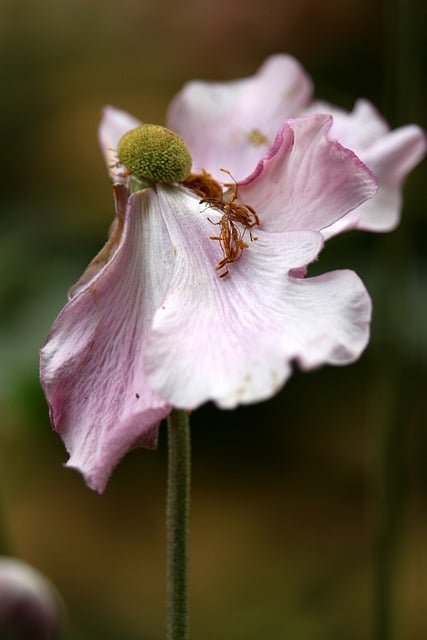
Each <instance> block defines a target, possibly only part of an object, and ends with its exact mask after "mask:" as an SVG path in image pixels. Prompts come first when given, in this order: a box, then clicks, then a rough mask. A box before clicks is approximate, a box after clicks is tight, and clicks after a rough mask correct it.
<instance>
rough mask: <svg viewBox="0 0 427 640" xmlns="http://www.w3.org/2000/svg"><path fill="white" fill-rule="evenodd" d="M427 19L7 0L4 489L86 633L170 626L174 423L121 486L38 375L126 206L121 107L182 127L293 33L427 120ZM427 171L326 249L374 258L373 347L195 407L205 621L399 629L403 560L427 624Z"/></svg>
mask: <svg viewBox="0 0 427 640" xmlns="http://www.w3.org/2000/svg"><path fill="white" fill-rule="evenodd" d="M426 23H427V5H426V3H425V1H424V0H418V1H416V0H407V1H405V0H400V1H399V2H397V1H395V0H391V1H390V2H387V1H386V0H384V1H383V2H380V1H379V0H342V1H341V2H336V1H334V0H323V1H322V2H321V3H320V2H317V1H316V0H288V1H286V0H285V1H283V0H282V1H279V0H227V1H225V0H218V1H217V2H216V3H212V2H206V1H205V0H199V1H197V0H188V1H185V0H184V1H181V2H173V1H172V0H142V1H140V2H136V1H135V0H121V2H117V3H116V2H109V1H108V0H104V1H101V0H0V73H1V92H0V94H1V95H0V104H1V126H2V134H1V154H0V162H1V170H0V176H1V181H2V190H1V217H0V305H1V307H0V309H1V313H0V468H1V477H0V496H1V501H2V506H1V508H2V511H3V514H4V524H5V530H6V532H7V535H8V542H9V545H10V549H11V553H13V554H15V555H18V556H20V557H21V558H23V559H24V560H26V561H28V562H29V563H31V564H33V565H34V566H35V567H37V568H38V569H40V570H41V571H42V572H44V573H45V574H46V575H48V576H49V577H50V578H51V579H52V580H53V582H54V583H55V584H56V585H57V587H58V589H59V590H60V592H61V593H62V595H63V597H64V599H65V601H66V604H67V607H68V612H69V620H68V625H67V629H66V632H65V637H66V638H70V639H71V638H73V639H74V638H75V639H78V640H86V639H89V638H90V639H91V640H94V639H97V638H103V639H105V640H116V639H119V638H120V639H122V638H124V639H129V640H133V639H136V638H138V639H143V640H158V639H160V638H163V637H164V600H165V577H164V574H165V532H164V527H165V522H164V520H165V517H164V516H165V482H166V450H165V433H164V429H162V433H161V441H160V447H159V450H158V452H148V451H143V450H138V451H134V452H132V453H131V454H129V455H128V456H127V457H126V458H125V459H124V460H123V461H122V463H121V464H120V465H119V467H118V468H117V470H116V471H115V473H114V474H113V477H112V479H111V480H110V483H109V485H108V486H107V490H106V493H105V494H104V495H103V496H102V497H99V496H97V495H95V494H93V493H92V492H91V491H89V489H87V488H86V487H85V486H84V484H83V482H82V480H81V478H80V477H79V476H78V474H76V473H75V472H73V471H70V470H64V469H63V468H62V463H63V462H64V461H65V459H66V454H65V451H64V449H63V447H62V444H61V442H60V440H59V438H58V436H56V435H55V434H54V433H52V431H51V428H50V425H49V420H48V414H47V408H46V405H45V402H44V399H43V396H42V393H41V391H40V388H39V383H38V373H37V368H38V348H39V347H40V345H41V344H43V342H44V340H45V338H46V335H47V332H48V329H49V327H50V324H51V322H52V321H53V319H54V318H55V316H56V314H57V313H58V312H59V310H60V309H61V307H62V306H63V304H64V302H65V297H66V291H67V289H68V288H69V286H70V285H71V284H72V283H73V282H75V281H76V279H77V278H78V276H79V275H80V273H81V272H82V271H83V270H84V268H85V266H86V265H87V264H88V262H89V261H90V259H91V258H92V257H93V256H94V254H95V252H96V251H97V250H98V249H99V248H100V247H101V246H102V244H103V242H104V239H105V237H106V234H107V229H108V226H109V224H110V222H111V220H112V217H113V205H112V195H111V187H110V183H109V179H108V177H107V175H106V172H105V168H104V165H103V161H102V158H101V155H100V153H99V150H98V146H97V137H96V130H97V126H98V122H99V114H100V110H101V108H102V106H103V105H104V104H107V103H110V104H113V105H115V106H117V107H120V108H123V109H126V110H128V111H130V112H131V113H134V114H135V115H136V116H139V117H140V118H141V119H143V120H145V121H148V122H150V121H151V122H159V123H162V122H164V118H165V112H166V109H167V105H168V102H169V100H170V99H171V98H172V96H173V95H174V94H175V93H176V91H177V90H178V89H179V88H180V87H181V86H182V84H183V83H184V82H185V81H187V80H190V79H194V78H204V79H218V80H223V79H224V80H225V79H232V78H237V77H243V76H248V75H251V74H252V73H254V72H255V70H256V69H257V68H258V67H259V65H260V64H261V62H262V61H263V60H264V58H265V57H266V56H268V55H269V54H271V53H275V52H288V53H290V54H292V55H294V56H296V57H297V58H298V59H299V60H300V61H301V62H302V63H303V65H304V66H305V68H306V69H307V70H308V72H309V73H310V74H311V75H312V77H313V79H314V81H315V88H316V96H317V97H319V98H323V99H327V100H329V101H330V102H335V103H337V104H340V105H341V106H343V107H346V108H352V106H353V103H354V101H355V99H357V98H358V97H360V96H363V97H366V98H368V99H370V100H371V101H372V102H374V103H375V104H376V105H377V107H379V108H380V109H381V111H382V112H383V113H384V115H385V116H386V117H387V119H388V120H389V121H390V123H391V124H392V125H393V126H398V125H403V124H406V123H409V122H417V123H418V124H420V125H421V126H424V127H425V128H426V127H427V115H426V113H427V112H426V104H427V101H426V83H425V78H426V77H427V58H426V53H425V43H424V25H425V24H426ZM266 99H268V96H266ZM425 183H426V163H425V162H424V163H423V164H422V165H420V166H419V167H418V168H417V169H416V171H414V172H413V173H412V174H411V176H410V178H409V180H408V182H407V185H406V188H405V208H404V213H403V222H402V225H401V227H400V228H399V229H398V230H397V231H396V232H395V233H394V234H391V235H388V236H385V235H370V234H363V233H350V234H347V235H346V236H344V237H340V238H337V239H335V240H334V241H331V242H330V243H328V247H327V249H326V250H325V251H324V252H323V253H322V256H321V259H320V262H319V265H318V268H319V270H321V271H326V270H328V269H330V268H340V267H348V268H353V269H355V270H356V271H357V272H358V273H359V274H360V275H361V276H362V278H363V280H364V282H365V283H366V285H367V287H368V289H369V291H370V292H371V294H372V297H373V299H374V319H373V331H372V341H371V344H370V346H369V348H368V350H367V351H366V353H365V354H364V355H363V357H362V359H361V360H360V361H359V362H358V363H356V364H355V365H353V366H351V367H348V368H345V369H334V368H325V369H322V370H319V371H316V372H312V373H309V374H301V373H298V372H297V373H296V374H295V375H294V376H293V378H292V379H291V381H290V382H289V383H288V384H287V385H286V387H285V388H284V389H283V391H282V392H281V393H280V394H279V395H278V396H277V397H275V398H274V399H272V400H271V401H269V402H265V403H263V404H260V405H256V406H252V407H246V408H243V409H239V410H237V411H233V412H219V411H217V410H216V409H215V408H214V407H212V406H206V407H203V408H202V409H200V410H198V411H196V412H195V413H194V414H193V417H192V424H193V455H194V470H193V504H192V561H191V609H192V624H191V626H192V637H193V638H203V639H204V640H214V639H215V640H217V639H218V638H221V640H259V639H260V638H268V639H269V640H282V639H284V638H287V639H291V638H292V639H297V640H361V639H362V640H363V639H370V638H374V629H375V628H377V635H376V636H375V640H379V636H380V634H381V632H380V631H378V629H379V628H380V626H378V624H379V623H376V620H377V619H378V602H379V600H378V595H376V592H378V588H377V586H378V584H381V582H383V586H384V583H390V581H389V579H388V576H387V571H388V570H389V567H390V566H392V568H393V570H392V583H391V584H392V589H391V597H392V607H391V608H392V627H393V631H394V634H395V635H394V637H395V638H396V639H399V640H425V638H426V637H427V614H426V610H425V593H426V590H427V582H426V580H427V579H426V575H427V472H426V460H427V432H426V429H425V426H426V424H427V409H426V400H425V390H426V380H427V339H426V330H425V324H426V311H427V296H426V271H427V263H426V242H425V237H426V235H427V222H426V221H427V217H426V213H427V211H426V209H427V202H426V198H425ZM384 442H386V443H388V444H387V446H386V445H385V444H384ZM385 479H386V480H387V481H385ZM379 591H380V592H381V591H382V592H384V588H383V589H382V590H381V589H380V590H379ZM376 625H377V626H376ZM384 633H385V632H384ZM384 638H385V635H384Z"/></svg>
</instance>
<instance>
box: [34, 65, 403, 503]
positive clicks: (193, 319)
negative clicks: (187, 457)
mask: <svg viewBox="0 0 427 640" xmlns="http://www.w3.org/2000/svg"><path fill="white" fill-rule="evenodd" d="M283 65H284V66H285V67H286V69H287V70H288V74H287V81H286V82H285V85H284V86H282V87H281V88H280V90H279V91H278V90H277V83H278V82H279V80H280V75H281V70H282V71H283ZM260 82H265V83H267V85H268V86H271V87H273V86H274V91H271V97H273V98H274V99H270V100H269V105H270V106H269V107H268V109H269V111H268V123H267V121H264V120H263V121H261V120H260V119H259V117H258V116H259V112H260V109H259V108H258V107H259V105H258V106H257V104H256V102H257V95H258V91H259V83H260ZM195 86H196V89H197V91H195V90H194V86H193V88H191V86H190V89H185V90H184V92H183V94H181V95H180V96H178V98H176V99H175V101H174V102H173V103H172V107H171V112H170V122H169V124H171V125H172V126H173V128H174V129H175V130H176V131H177V132H178V133H181V135H182V136H183V137H184V139H185V141H186V142H187V144H188V146H189V148H190V151H191V152H192V154H193V161H194V166H193V171H203V170H206V171H209V173H211V174H212V176H214V177H215V178H216V179H217V180H220V181H222V182H227V180H226V179H225V178H224V173H223V172H221V171H220V169H221V167H226V168H227V169H229V170H230V171H231V173H232V175H233V177H236V178H237V179H238V180H239V183H238V185H236V186H235V187H231V189H229V190H228V191H227V189H226V186H224V202H226V201H227V198H230V196H231V198H233V197H234V198H236V200H235V201H236V203H237V204H239V205H241V206H243V207H245V206H250V207H251V209H252V210H254V211H256V215H257V218H258V220H259V225H257V226H256V227H255V228H254V229H250V230H249V229H247V228H244V227H242V225H240V226H239V225H238V224H236V228H237V232H238V234H239V235H238V237H239V239H240V241H241V247H242V248H241V249H240V251H239V256H238V257H239V259H238V260H233V261H230V264H229V266H227V271H228V275H226V277H220V276H221V275H224V274H225V272H224V271H222V273H221V271H218V270H217V269H216V267H217V266H218V265H219V264H220V263H221V260H222V258H223V257H224V245H225V242H224V237H223V241H222V242H221V241H218V240H215V239H213V238H215V237H216V238H218V237H221V235H218V234H221V233H222V231H221V230H222V226H221V224H222V220H223V211H222V210H221V207H218V206H215V205H214V204H212V203H211V205H210V203H209V202H207V201H204V202H203V201H201V196H200V195H197V193H195V192H194V191H193V190H192V189H191V188H189V187H188V185H186V183H185V182H184V183H182V184H156V185H154V186H153V187H151V188H147V189H144V190H141V191H138V192H136V193H132V194H129V191H128V185H127V183H128V178H127V177H126V175H125V174H124V173H123V171H122V170H121V169H122V168H121V167H119V166H117V164H115V163H114V161H113V162H112V160H114V158H113V157H112V152H111V149H115V148H116V147H117V143H118V141H119V139H120V138H121V136H122V135H123V134H124V133H126V131H128V130H129V129H131V128H133V127H135V125H136V124H137V121H136V120H135V119H134V118H133V117H131V116H129V115H128V114H126V113H125V112H123V111H118V110H116V109H114V108H112V107H107V108H106V109H105V111H104V116H103V120H102V122H101V127H100V142H101V147H102V150H103V152H104V156H105V158H106V161H107V165H108V167H109V171H110V174H111V177H112V180H113V182H114V183H115V187H114V190H115V200H116V212H117V218H116V221H115V225H114V227H113V231H112V233H111V235H110V238H109V240H108V242H107V244H106V246H105V247H104V248H103V249H102V250H101V252H100V253H99V254H98V256H97V257H96V258H95V259H94V260H93V262H92V263H91V264H90V265H89V267H88V269H87V270H86V272H85V273H84V274H83V276H82V277H81V279H80V280H79V282H78V283H77V284H76V285H75V286H74V287H73V288H72V290H71V292H70V300H69V302H68V304H67V305H66V306H65V308H64V309H63V311H62V312H61V313H60V315H59V316H58V318H57V319H56V321H55V322H54V324H53V327H52V329H51V331H50V334H49V336H48V340H47V342H46V344H45V346H44V347H43V349H42V351H41V379H42V384H43V388H44V391H45V394H46V397H47V400H48V403H49V407H50V415H51V420H52V423H53V425H54V428H55V429H56V430H57V431H58V432H59V433H60V434H61V436H62V438H63V440H64V443H65V445H66V448H67V450H68V452H69V454H70V457H69V460H68V463H67V465H68V466H70V467H74V468H76V469H78V470H79V471H80V472H81V473H82V474H83V475H84V477H85V480H86V482H87V484H88V485H89V486H90V487H91V488H93V489H95V490H97V491H99V492H102V491H103V489H104V487H105V484H106V482H107V479H108V476H109V474H110V473H111V471H112V469H113V468H114V467H115V465H116V464H117V463H118V461H119V460H120V458H121V457H122V456H123V455H124V454H125V453H126V452H127V451H128V450H129V449H130V448H132V447H133V446H136V445H142V446H146V447H155V446H156V440H157V432H158V427H159V423H160V421H161V420H162V419H163V418H164V417H165V416H167V415H168V413H169V412H170V411H171V409H172V407H177V408H182V409H194V408H196V407H198V406H200V405H201V404H202V403H204V402H206V401H208V400H212V401H214V402H215V403H216V404H217V405H218V406H219V407H223V408H233V407H236V406H237V405H239V404H244V403H252V402H257V401H260V400H264V399H266V398H269V397H271V396H272V395H273V394H275V393H276V392H277V391H278V390H279V389H280V388H281V387H282V386H283V384H284V383H285V382H286V380H287V378H288V377H289V375H290V374H291V368H292V363H294V362H296V363H298V364H299V366H300V367H301V368H303V369H311V368H313V367H318V366H320V365H322V364H325V363H330V364H337V365H340V364H347V363H350V362H352V361H354V360H355V359H357V358H358V357H359V356H360V354H361V352H362V351H363V349H364V348H365V346H366V344H367V342H368V339H369V322H370V314H371V302H370V298H369V295H368V294H367V292H366V290H365V288H364V286H363V284H362V282H361V281H360V279H359V278H358V277H357V275H356V274H355V273H353V272H351V271H334V272H330V273H326V274H324V275H321V276H317V277H308V278H306V277H301V275H302V274H303V273H305V270H306V268H307V265H309V264H310V263H311V262H313V261H314V260H316V259H317V258H318V255H319V253H320V251H321V249H322V246H323V243H324V239H325V237H327V235H328V233H329V232H328V230H330V229H331V228H332V229H333V228H334V225H340V224H341V225H342V222H341V221H342V220H345V219H346V216H351V215H352V212H354V211H357V210H358V209H360V207H361V206H362V207H363V206H365V205H364V204H363V203H365V202H366V201H368V200H369V199H370V198H372V197H373V196H374V195H375V193H376V179H375V177H374V175H373V174H372V172H371V171H370V170H369V169H368V168H367V167H366V166H365V164H363V162H361V160H360V159H359V158H358V157H357V156H356V155H355V154H354V153H353V152H352V151H350V150H348V149H346V148H344V147H343V146H341V144H340V143H338V142H337V141H336V140H335V139H334V136H333V135H332V134H331V129H332V128H333V126H334V124H333V119H332V117H331V116H330V115H325V114H319V113H317V114H309V115H305V116H303V117H300V118H296V119H287V118H288V116H289V115H291V112H293V111H298V110H302V109H303V108H304V105H305V104H306V102H307V100H308V98H309V94H310V82H309V81H308V80H307V78H306V77H305V76H304V75H303V74H302V71H301V69H300V68H299V67H298V65H297V64H296V63H295V62H294V61H292V60H291V59H289V58H286V57H277V58H273V59H272V60H271V61H270V62H267V63H266V65H265V66H264V67H263V68H262V70H261V72H259V74H258V75H257V76H255V78H254V79H249V80H242V81H239V82H237V83H230V84H229V85H218V86H217V87H216V88H214V89H213V90H212V91H211V92H210V91H209V90H206V91H205V89H206V86H207V85H203V86H202V85H200V86H199V85H195ZM199 89H200V91H199ZM276 94H277V95H279V96H280V99H279V98H277V99H276ZM188 96H190V98H191V99H189V98H188ZM198 101H199V111H198V109H197V103H198ZM215 105H216V106H215ZM243 105H244V108H243ZM190 107H191V108H190ZM239 111H240V115H239ZM215 114H217V115H218V124H219V125H220V128H219V129H217V130H216V134H215V132H214V131H213V129H209V127H208V123H209V120H211V121H213V119H215V118H214V117H215ZM192 119H194V129H193V128H192V127H191V126H190V122H191V120H192ZM254 150H255V151H254ZM409 155H411V154H409ZM411 162H413V154H412V155H411V159H410V160H408V161H407V165H409V164H411ZM344 226H347V225H346V224H345V225H344Z"/></svg>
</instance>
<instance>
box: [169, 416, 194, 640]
mask: <svg viewBox="0 0 427 640" xmlns="http://www.w3.org/2000/svg"><path fill="white" fill-rule="evenodd" d="M168 442H169V462H168V495H167V572H168V609H167V639H168V640H187V639H188V555H189V549H188V547H189V514H190V469H191V454H190V426H189V419H188V414H187V412H186V411H182V410H177V409H175V410H174V411H172V413H171V414H170V415H169V418H168Z"/></svg>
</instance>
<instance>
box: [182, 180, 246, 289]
mask: <svg viewBox="0 0 427 640" xmlns="http://www.w3.org/2000/svg"><path fill="white" fill-rule="evenodd" d="M222 171H224V172H225V173H227V174H228V175H229V176H230V177H231V178H232V179H233V176H232V175H231V174H230V172H229V171H228V170H227V169H222ZM190 180H191V184H190V183H189V179H187V181H186V186H188V187H189V188H191V189H193V191H195V192H196V193H197V194H198V195H202V196H203V198H202V199H201V200H200V204H206V205H207V206H208V207H210V208H212V209H218V210H219V211H221V212H222V217H221V219H220V220H218V222H213V223H212V224H215V225H218V226H219V227H220V232H219V235H216V236H210V239H211V240H217V241H218V242H219V243H220V245H221V248H222V252H223V254H224V257H223V258H222V260H220V261H219V262H218V264H217V265H216V267H215V270H216V271H221V270H223V271H222V273H221V274H220V278H225V276H226V275H228V273H229V271H228V268H227V265H228V264H231V263H232V262H236V260H238V259H239V258H240V256H241V255H242V252H243V249H247V248H248V247H249V245H248V243H247V242H245V241H244V236H245V234H246V231H247V230H249V238H250V240H251V242H252V241H254V240H256V239H257V238H256V236H254V235H253V233H252V229H253V227H255V226H257V225H259V218H258V215H257V213H256V211H255V209H254V208H253V207H251V206H250V205H249V204H237V202H236V200H237V198H238V187H237V182H236V181H235V180H234V179H233V180H234V181H233V182H232V183H231V184H226V185H225V186H227V187H228V186H230V187H233V192H232V194H231V196H230V198H229V199H228V200H224V196H223V193H222V189H221V187H220V186H219V185H218V183H217V182H216V181H215V180H214V179H213V178H212V177H211V176H210V175H209V174H206V173H204V174H201V175H192V176H190ZM211 222H212V221H211Z"/></svg>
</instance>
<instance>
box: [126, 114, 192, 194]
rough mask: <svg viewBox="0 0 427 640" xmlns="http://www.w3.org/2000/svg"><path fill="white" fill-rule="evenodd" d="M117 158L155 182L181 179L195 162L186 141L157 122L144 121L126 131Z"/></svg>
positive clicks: (140, 178) (141, 178) (130, 168)
mask: <svg viewBox="0 0 427 640" xmlns="http://www.w3.org/2000/svg"><path fill="white" fill-rule="evenodd" d="M117 157H118V159H119V162H120V163H121V164H123V165H124V166H125V167H126V168H127V169H128V171H129V173H130V174H132V175H134V176H135V177H136V178H138V179H139V180H148V181H152V182H182V181H183V180H185V178H187V176H188V175H189V173H190V169H191V164H192V160H191V155H190V152H189V150H188V148H187V145H186V144H185V142H184V140H183V139H182V138H181V137H180V136H178V135H177V134H176V133H174V132H173V131H170V129H167V128H166V127H162V126H160V125H157V124H142V125H140V126H139V127H136V128H135V129H131V130H130V131H128V132H127V133H125V135H124V136H123V137H122V138H120V140H119V144H118V146H117Z"/></svg>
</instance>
